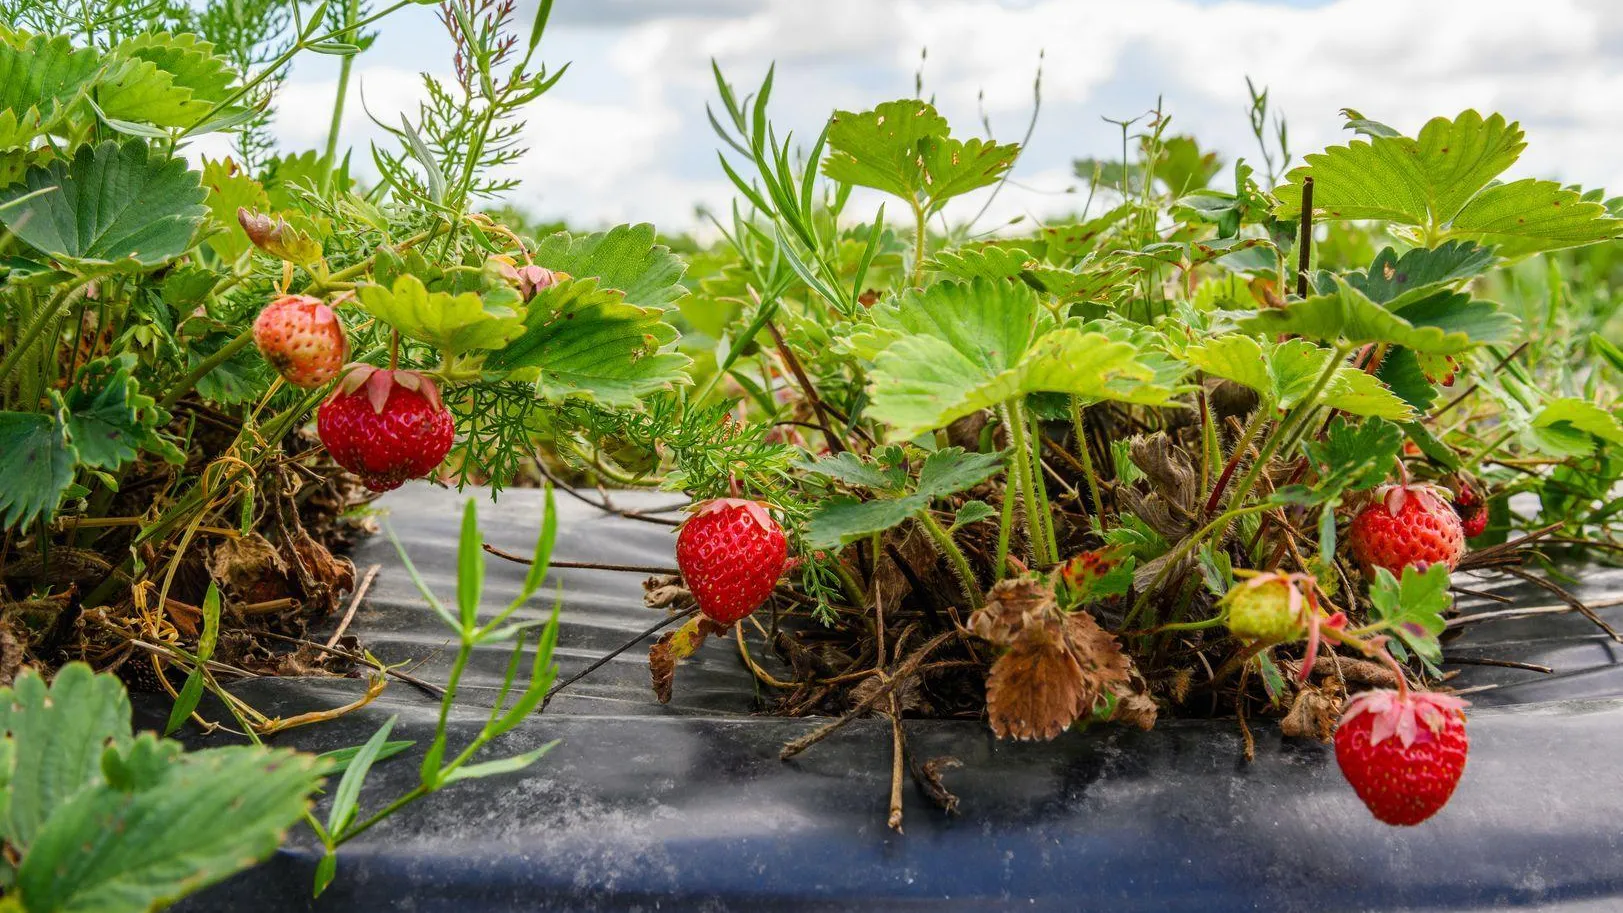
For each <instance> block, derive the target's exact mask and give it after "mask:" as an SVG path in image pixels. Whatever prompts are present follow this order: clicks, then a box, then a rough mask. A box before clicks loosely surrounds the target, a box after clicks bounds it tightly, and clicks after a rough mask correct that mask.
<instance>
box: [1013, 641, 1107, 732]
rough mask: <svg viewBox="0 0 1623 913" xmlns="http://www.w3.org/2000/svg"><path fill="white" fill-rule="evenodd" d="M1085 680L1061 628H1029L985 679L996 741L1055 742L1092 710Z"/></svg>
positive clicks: (1091, 699)
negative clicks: (1057, 737) (1032, 740)
mask: <svg viewBox="0 0 1623 913" xmlns="http://www.w3.org/2000/svg"><path fill="white" fill-rule="evenodd" d="M1097 694H1098V692H1097V691H1094V692H1092V693H1091V694H1090V693H1089V689H1088V683H1087V675H1086V674H1085V673H1084V672H1083V670H1082V667H1081V666H1080V665H1078V663H1077V661H1076V656H1075V654H1074V653H1073V652H1072V650H1071V649H1069V647H1068V646H1067V645H1066V643H1065V635H1064V631H1063V628H1062V626H1061V624H1060V623H1059V622H1056V621H1047V622H1044V623H1041V624H1028V625H1025V626H1024V627H1023V628H1022V629H1021V631H1020V634H1019V635H1018V636H1017V637H1016V638H1015V641H1014V644H1013V646H1011V647H1010V648H1009V650H1008V652H1006V653H1004V654H1003V655H1002V656H1000V657H998V660H997V662H995V663H993V664H992V671H991V673H990V674H989V675H987V677H986V713H987V719H988V721H989V722H990V723H991V725H992V731H993V732H994V733H996V734H997V736H998V738H1003V739H1008V738H1014V739H1043V740H1047V739H1052V738H1054V737H1055V736H1057V735H1059V734H1060V733H1062V732H1064V731H1065V730H1066V728H1067V727H1069V726H1070V725H1071V724H1072V723H1074V722H1076V719H1077V718H1078V717H1080V716H1081V715H1082V714H1083V713H1086V712H1087V711H1088V710H1089V708H1091V707H1092V705H1093V698H1094V697H1096V696H1097Z"/></svg>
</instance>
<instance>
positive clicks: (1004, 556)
mask: <svg viewBox="0 0 1623 913" xmlns="http://www.w3.org/2000/svg"><path fill="white" fill-rule="evenodd" d="M1014 498H1015V496H1014V495H1013V494H1011V493H1010V491H1009V485H1008V479H1005V480H1004V485H1003V516H1002V518H1001V519H1000V520H999V521H998V527H997V565H996V567H995V569H994V570H993V575H994V577H995V578H996V579H998V580H1002V579H1003V578H1004V576H1005V575H1007V574H1008V572H1009V529H1010V528H1011V527H1012V526H1013V525H1014Z"/></svg>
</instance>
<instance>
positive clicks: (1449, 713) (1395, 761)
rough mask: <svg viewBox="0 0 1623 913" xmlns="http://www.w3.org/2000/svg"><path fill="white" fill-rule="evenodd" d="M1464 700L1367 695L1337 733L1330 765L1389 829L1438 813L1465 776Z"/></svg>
mask: <svg viewBox="0 0 1623 913" xmlns="http://www.w3.org/2000/svg"><path fill="white" fill-rule="evenodd" d="M1465 706H1466V704H1465V701H1462V700H1460V699H1459V698H1457V697H1453V696H1451V695H1446V694H1437V693H1435V692H1430V691H1407V690H1405V691H1392V690H1388V689H1384V688H1383V689H1379V690H1376V691H1365V692H1363V693H1361V694H1359V695H1357V696H1355V697H1353V698H1352V700H1350V701H1348V702H1347V709H1346V710H1345V711H1344V712H1343V713H1342V714H1341V722H1340V724H1339V725H1338V726H1337V727H1336V763H1337V764H1338V765H1340V767H1341V774H1342V776H1344V777H1346V778H1347V782H1348V783H1351V784H1352V788H1353V791H1354V792H1356V793H1358V798H1360V799H1362V800H1364V805H1366V806H1368V807H1369V810H1370V812H1371V813H1372V814H1374V815H1375V817H1376V818H1377V819H1378V820H1380V821H1384V822H1386V823H1387V824H1419V823H1420V822H1422V821H1424V820H1426V819H1427V818H1430V817H1431V816H1432V815H1435V814H1437V812H1438V810H1439V809H1441V808H1442V807H1443V806H1444V805H1445V804H1447V803H1448V797H1449V796H1452V795H1453V794H1454V787H1455V786H1456V785H1458V784H1459V782H1460V774H1462V773H1464V772H1465V756H1466V754H1467V753H1468V752H1469V750H1470V740H1469V739H1468V738H1466V735H1465V714H1464V713H1462V712H1461V710H1462V709H1463V708H1464V707H1465Z"/></svg>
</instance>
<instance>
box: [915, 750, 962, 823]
mask: <svg viewBox="0 0 1623 913" xmlns="http://www.w3.org/2000/svg"><path fill="white" fill-rule="evenodd" d="M963 766H964V762H962V761H960V760H958V759H957V758H955V757H952V756H951V755H944V756H942V757H939V758H931V759H930V760H928V761H925V762H924V763H923V764H915V765H913V766H912V771H913V781H914V782H916V783H917V784H918V785H919V789H921V790H923V791H924V794H925V795H926V796H929V797H930V801H931V802H934V803H935V804H936V805H938V806H940V807H941V810H942V811H944V812H946V813H947V814H949V815H956V814H958V797H957V796H955V795H953V793H952V790H950V789H948V788H947V783H946V779H945V778H944V777H943V774H944V773H945V772H946V771H949V770H956V769H957V768H960V767H963Z"/></svg>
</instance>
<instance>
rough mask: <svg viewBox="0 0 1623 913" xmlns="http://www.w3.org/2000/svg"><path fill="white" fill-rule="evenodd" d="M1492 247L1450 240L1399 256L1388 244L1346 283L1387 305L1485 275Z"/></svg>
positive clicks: (1492, 253)
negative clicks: (1404, 296)
mask: <svg viewBox="0 0 1623 913" xmlns="http://www.w3.org/2000/svg"><path fill="white" fill-rule="evenodd" d="M1494 260H1495V257H1494V252H1493V249H1492V248H1488V247H1479V246H1477V245H1476V244H1473V243H1471V242H1469V241H1449V242H1447V243H1445V244H1442V245H1441V246H1438V247H1433V248H1425V247H1417V248H1415V249H1413V250H1410V251H1406V252H1405V253H1404V254H1403V256H1401V257H1399V256H1398V254H1397V251H1396V250H1394V249H1392V248H1390V247H1388V248H1384V249H1382V251H1381V252H1380V253H1379V254H1376V255H1375V260H1374V262H1372V263H1370V265H1369V269H1367V270H1364V271H1363V272H1358V273H1352V274H1351V275H1349V276H1347V283H1348V284H1349V285H1351V286H1352V287H1354V288H1356V289H1358V290H1359V291H1361V292H1363V293H1364V294H1365V295H1368V296H1369V299H1370V300H1371V301H1374V302H1375V303H1377V304H1387V303H1388V302H1391V301H1393V300H1394V299H1396V298H1398V297H1400V296H1402V295H1405V294H1407V293H1409V292H1412V291H1415V290H1417V289H1425V288H1430V287H1434V286H1451V285H1453V284H1454V283H1456V282H1462V281H1464V280H1466V279H1470V278H1473V277H1475V276H1480V275H1482V273H1483V272H1485V271H1486V270H1487V269H1488V267H1490V266H1492V265H1493V264H1494Z"/></svg>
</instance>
